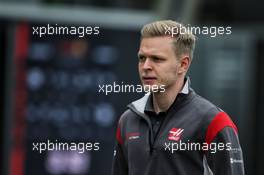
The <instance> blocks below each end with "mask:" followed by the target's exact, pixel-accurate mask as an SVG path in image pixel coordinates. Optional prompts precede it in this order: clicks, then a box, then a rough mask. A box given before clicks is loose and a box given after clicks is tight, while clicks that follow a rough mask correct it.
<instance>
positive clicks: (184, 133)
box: [112, 80, 245, 175]
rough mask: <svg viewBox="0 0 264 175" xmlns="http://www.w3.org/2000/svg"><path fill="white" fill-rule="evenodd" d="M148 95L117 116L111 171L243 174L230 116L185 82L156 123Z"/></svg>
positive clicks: (129, 174) (126, 174)
mask: <svg viewBox="0 0 264 175" xmlns="http://www.w3.org/2000/svg"><path fill="white" fill-rule="evenodd" d="M150 103H151V95H149V94H146V95H145V96H144V97H143V98H141V99H139V100H137V101H135V102H133V103H131V104H129V105H128V110H126V111H125V112H124V113H123V115H122V116H121V117H120V120H119V123H118V127H117V132H116V140H117V144H116V147H115V151H114V158H113V167H112V175H211V174H213V175H243V174H245V173H244V165H243V157H242V150H241V147H240V144H239V139H238V131H237V128H236V126H235V125H234V123H233V122H232V120H231V119H230V117H229V116H228V115H227V114H226V113H225V112H223V111H222V110H221V109H219V108H218V107H217V106H215V105H213V104H212V103H211V102H209V101H207V100H206V99H204V98H202V97H200V96H199V95H197V94H196V93H195V92H194V91H193V90H192V89H191V88H190V87H189V80H187V81H185V85H184V88H183V90H182V92H181V93H179V94H178V95H177V98H176V100H175V101H174V103H173V104H172V105H171V107H170V108H169V109H168V111H167V112H166V113H165V114H164V115H163V117H162V120H161V122H158V123H161V124H159V127H158V129H157V130H155V132H154V127H155V125H153V123H152V121H151V119H150V117H149V115H148V114H149V113H148V112H147V106H149V104H150Z"/></svg>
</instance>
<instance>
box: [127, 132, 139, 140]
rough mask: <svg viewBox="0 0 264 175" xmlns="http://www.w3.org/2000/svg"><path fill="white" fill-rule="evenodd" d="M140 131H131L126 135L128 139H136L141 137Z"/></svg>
mask: <svg viewBox="0 0 264 175" xmlns="http://www.w3.org/2000/svg"><path fill="white" fill-rule="evenodd" d="M139 136H140V134H139V132H130V133H127V135H126V139H127V140H134V139H139Z"/></svg>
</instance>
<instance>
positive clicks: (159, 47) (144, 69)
mask: <svg viewBox="0 0 264 175" xmlns="http://www.w3.org/2000/svg"><path fill="white" fill-rule="evenodd" d="M172 42H173V39H172V38H171V37H167V36H163V37H152V38H150V37H149V38H143V39H142V40H141V43H140V48H139V51H138V59H139V63H138V71H139V75H140V79H141V82H142V84H143V85H144V86H145V85H148V86H150V85H151V86H152V85H158V86H161V85H165V89H166V88H169V87H170V86H172V85H175V83H176V80H177V79H178V71H179V66H180V63H179V60H178V58H176V55H175V53H174V50H173V44H172Z"/></svg>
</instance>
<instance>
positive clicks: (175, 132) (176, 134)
mask: <svg viewBox="0 0 264 175" xmlns="http://www.w3.org/2000/svg"><path fill="white" fill-rule="evenodd" d="M183 131H184V129H182V128H171V130H170V131H169V135H168V139H169V140H172V141H179V140H180V139H181V135H182V133H183Z"/></svg>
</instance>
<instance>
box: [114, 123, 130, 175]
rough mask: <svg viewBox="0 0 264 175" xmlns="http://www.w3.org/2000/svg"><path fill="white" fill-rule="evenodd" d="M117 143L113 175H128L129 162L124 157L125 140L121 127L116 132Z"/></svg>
mask: <svg viewBox="0 0 264 175" xmlns="http://www.w3.org/2000/svg"><path fill="white" fill-rule="evenodd" d="M116 142H117V143H116V146H115V150H114V157H113V163H112V175H127V174H128V166H127V160H126V158H125V155H124V150H123V140H122V138H121V130H120V127H119V126H118V128H117V132H116Z"/></svg>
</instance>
